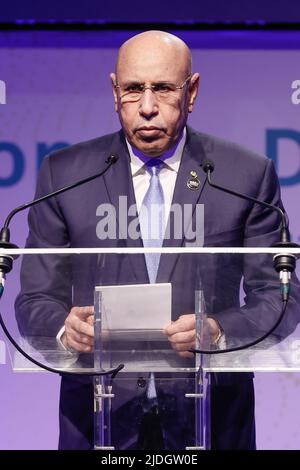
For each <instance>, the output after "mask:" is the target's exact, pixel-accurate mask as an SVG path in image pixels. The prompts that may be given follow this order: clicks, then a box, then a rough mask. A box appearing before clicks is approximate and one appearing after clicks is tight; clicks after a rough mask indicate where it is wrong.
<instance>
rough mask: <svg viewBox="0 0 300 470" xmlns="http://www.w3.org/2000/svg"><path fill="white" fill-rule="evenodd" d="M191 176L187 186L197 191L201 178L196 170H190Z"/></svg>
mask: <svg viewBox="0 0 300 470" xmlns="http://www.w3.org/2000/svg"><path fill="white" fill-rule="evenodd" d="M190 175H191V177H190V178H189V179H188V180H187V183H186V185H187V187H188V188H189V189H191V190H192V191H197V189H198V188H199V186H200V180H199V178H198V175H197V172H196V171H195V170H191V171H190Z"/></svg>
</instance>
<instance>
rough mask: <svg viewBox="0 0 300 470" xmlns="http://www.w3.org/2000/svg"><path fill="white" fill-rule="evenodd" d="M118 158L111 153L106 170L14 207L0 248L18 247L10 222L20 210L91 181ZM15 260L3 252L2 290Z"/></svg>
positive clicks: (0, 266) (0, 258)
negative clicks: (11, 236)
mask: <svg viewBox="0 0 300 470" xmlns="http://www.w3.org/2000/svg"><path fill="white" fill-rule="evenodd" d="M118 159H119V157H118V156H117V155H110V156H109V157H108V158H107V160H106V161H105V163H106V167H105V168H104V170H101V171H100V172H98V173H95V174H94V175H91V176H88V177H87V178H83V179H81V180H78V181H76V182H75V183H72V184H70V185H68V186H65V187H64V188H61V189H58V190H56V191H53V192H52V193H49V194H45V195H44V196H41V197H39V198H37V199H34V200H33V201H30V202H27V203H26V204H22V205H21V206H19V207H16V208H15V209H13V210H12V211H11V212H10V213H9V214H8V216H7V217H6V220H5V222H4V225H3V227H2V229H1V231H0V248H5V249H7V250H9V249H10V250H12V249H16V248H18V247H17V245H14V244H13V243H11V242H10V230H9V224H10V222H11V220H12V218H13V217H14V216H15V215H16V214H18V212H21V211H23V210H25V209H28V208H29V207H32V206H35V205H36V204H40V202H44V201H47V200H48V199H51V198H52V197H54V196H58V195H59V194H62V193H65V192H67V191H70V190H71V189H74V188H77V187H78V186H81V185H83V184H86V183H89V182H90V181H92V180H94V179H96V178H99V177H100V176H103V175H104V174H105V173H106V172H107V171H108V170H109V168H110V167H111V166H112V165H114V164H115V163H116V162H117V161H118ZM13 260H14V257H13V256H10V255H3V254H1V255H0V291H1V289H3V287H4V282H5V276H6V274H7V273H9V272H10V271H11V270H12V266H13Z"/></svg>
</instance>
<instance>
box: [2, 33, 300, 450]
mask: <svg viewBox="0 0 300 470" xmlns="http://www.w3.org/2000/svg"><path fill="white" fill-rule="evenodd" d="M129 34H130V33H128V32H125V33H124V32H123V33H109V32H107V33H99V34H97V33H87V32H83V33H68V34H65V35H63V34H62V33H6V34H5V35H4V34H3V33H2V34H0V67H1V68H0V80H5V82H6V87H7V95H6V103H7V104H5V105H0V120H1V126H0V162H1V165H0V195H1V218H2V219H3V218H4V216H5V214H7V213H8V211H9V210H10V209H12V208H13V207H15V206H16V205H17V204H20V203H21V202H24V201H26V200H29V199H31V198H32V197H33V192H34V186H35V180H36V173H37V166H38V162H39V160H40V159H41V158H42V155H43V154H44V153H45V150H46V149H47V148H48V149H49V148H51V147H52V146H53V145H55V144H56V145H57V144H58V143H59V144H60V145H62V144H63V143H66V144H67V143H75V142H78V141H81V140H86V139H89V138H93V137H95V136H98V135H101V134H105V133H108V132H111V131H114V130H116V129H118V128H119V123H118V119H117V116H116V114H115V113H114V111H113V103H112V96H111V90H110V82H109V72H111V71H112V70H113V68H114V61H115V58H116V48H117V46H118V45H119V44H120V43H121V41H122V40H123V39H124V37H126V36H128V35H129ZM179 34H180V33H179ZM181 36H182V37H183V38H184V37H186V38H187V41H188V43H189V44H191V45H192V47H193V57H194V63H193V67H194V70H195V71H199V72H200V73H201V88H200V95H199V97H198V103H197V105H196V108H195V111H194V113H193V114H192V115H191V117H190V124H191V125H192V126H194V127H195V128H196V129H199V130H202V131H204V132H210V133H212V134H216V135H219V136H221V137H224V138H226V139H230V140H233V141H235V142H239V143H241V144H243V145H245V146H247V147H249V148H252V149H254V150H256V151H258V152H260V153H265V152H266V151H268V152H269V155H270V157H272V158H273V159H274V160H275V162H276V166H277V170H278V173H279V175H280V177H281V179H282V183H283V185H282V191H283V199H284V202H285V205H286V207H287V209H288V212H289V215H290V219H291V229H292V233H293V237H294V239H295V240H299V238H300V222H299V220H298V204H297V202H298V197H299V191H300V187H299V184H300V175H299V167H300V164H299V163H300V158H299V157H300V152H299V145H300V128H299V127H300V126H299V124H298V123H299V116H300V106H297V105H295V104H293V103H292V100H291V95H292V89H291V84H292V82H293V81H294V80H296V79H300V76H299V63H300V46H299V37H300V36H299V34H296V33H293V34H292V33H277V34H275V33H266V32H265V33H263V34H262V33H257V34H255V33H247V34H246V33H240V32H238V33H233V32H231V33H226V32H223V33H221V32H219V33H217V32H214V33H211V32H210V33H185V34H181ZM24 45H25V46H26V47H24ZM262 45H264V47H261V46H262ZM298 48H299V49H298ZM0 101H1V100H0ZM26 232H27V228H26V216H25V215H20V216H18V217H17V218H16V220H15V221H14V222H13V224H12V233H13V241H14V242H16V243H18V244H19V246H23V245H24V242H25V237H26ZM17 291H18V283H17V277H16V274H14V275H11V276H10V277H9V280H8V283H7V290H6V293H5V298H4V300H3V301H2V303H1V310H2V312H4V314H5V315H6V318H8V323H9V325H10V326H11V327H12V328H14V321H13V318H12V316H13V312H12V305H11V302H12V298H13V296H14V295H15V294H16V292H17ZM8 297H10V298H8ZM1 338H2V336H1ZM0 351H1V348H0ZM6 352H7V351H6ZM2 356H3V355H2ZM2 359H4V358H3V357H2ZM0 362H1V357H0ZM0 374H1V389H0V403H1V407H0V448H2V449H40V448H44V449H46V448H48V449H52V448H56V445H57V425H58V423H57V421H58V420H57V416H58V411H57V408H58V387H59V381H58V379H57V378H56V377H52V376H50V375H48V374H13V373H12V372H11V368H10V365H9V360H8V354H7V358H6V364H3V365H0ZM299 384H300V379H299V375H298V374H295V373H293V374H292V373H290V374H282V375H279V374H270V373H269V374H257V378H256V389H257V431H258V432H257V434H258V446H259V448H269V449H271V448H272V449H276V448H284V449H292V448H294V449H295V448H298V447H299V440H300V439H299V438H300V431H299V429H300V416H299V412H298V411H297V407H295V403H297V398H298V396H299ZM270 397H271V399H270ZM275 407H276V410H277V411H276V412H275V413H274V408H275Z"/></svg>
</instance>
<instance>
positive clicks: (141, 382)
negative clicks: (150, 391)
mask: <svg viewBox="0 0 300 470" xmlns="http://www.w3.org/2000/svg"><path fill="white" fill-rule="evenodd" d="M137 385H138V387H141V388H144V387H146V380H145V379H144V377H139V378H138V379H137Z"/></svg>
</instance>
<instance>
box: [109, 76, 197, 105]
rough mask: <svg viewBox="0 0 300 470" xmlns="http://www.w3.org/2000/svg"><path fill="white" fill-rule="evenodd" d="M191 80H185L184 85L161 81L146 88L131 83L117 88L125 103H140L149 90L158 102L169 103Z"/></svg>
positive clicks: (116, 86)
mask: <svg viewBox="0 0 300 470" xmlns="http://www.w3.org/2000/svg"><path fill="white" fill-rule="evenodd" d="M190 79H191V75H189V76H188V77H187V78H186V79H185V80H184V82H183V83H182V85H175V84H174V83H169V82H165V81H161V82H157V83H153V84H152V85H150V86H145V85H143V84H141V83H138V82H131V83H128V84H126V85H118V84H117V83H116V84H115V88H118V89H119V91H120V99H121V101H123V103H125V102H135V101H139V100H140V99H141V98H142V95H143V94H144V92H145V90H147V89H149V90H151V91H152V93H154V94H155V96H156V97H157V99H158V100H160V101H167V100H169V99H172V98H174V97H175V96H176V95H177V91H178V90H182V89H183V88H184V87H185V85H186V84H187V82H188V81H189V80H190Z"/></svg>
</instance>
